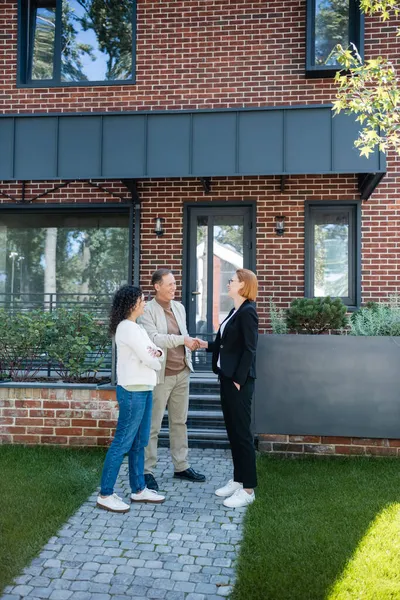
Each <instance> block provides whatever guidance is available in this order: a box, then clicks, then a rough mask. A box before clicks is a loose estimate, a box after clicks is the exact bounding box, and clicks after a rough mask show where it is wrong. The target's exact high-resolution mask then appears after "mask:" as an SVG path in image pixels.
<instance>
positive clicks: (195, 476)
mask: <svg viewBox="0 0 400 600" xmlns="http://www.w3.org/2000/svg"><path fill="white" fill-rule="evenodd" d="M174 477H176V478H177V479H187V480H188V481H205V480H206V476H205V475H202V474H201V473H197V471H195V470H194V469H192V467H189V469H186V470H185V471H179V473H174Z"/></svg>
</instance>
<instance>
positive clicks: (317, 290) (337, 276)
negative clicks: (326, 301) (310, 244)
mask: <svg viewBox="0 0 400 600" xmlns="http://www.w3.org/2000/svg"><path fill="white" fill-rule="evenodd" d="M314 296H319V297H321V296H334V297H347V296H349V213H348V212H344V213H341V214H337V215H334V214H333V215H332V214H316V215H315V222H314Z"/></svg>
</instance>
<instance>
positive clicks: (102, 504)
mask: <svg viewBox="0 0 400 600" xmlns="http://www.w3.org/2000/svg"><path fill="white" fill-rule="evenodd" d="M97 506H98V507H99V508H103V509H104V510H109V511H110V512H117V513H126V512H128V510H130V506H129V504H125V502H123V500H122V498H120V497H119V496H117V494H112V495H111V496H106V497H105V498H102V497H101V496H100V495H99V496H97Z"/></svg>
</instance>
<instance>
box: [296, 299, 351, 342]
mask: <svg viewBox="0 0 400 600" xmlns="http://www.w3.org/2000/svg"><path fill="white" fill-rule="evenodd" d="M346 312H347V309H346V306H345V304H343V302H342V300H340V299H339V298H336V299H335V300H332V298H330V297H329V296H327V297H326V298H296V299H295V300H293V301H292V303H291V305H290V308H288V310H287V311H286V323H287V326H288V329H289V330H290V331H293V332H296V333H308V334H321V333H324V332H325V331H329V330H331V329H333V330H338V329H342V328H343V327H346V326H347V324H348V320H347V317H346Z"/></svg>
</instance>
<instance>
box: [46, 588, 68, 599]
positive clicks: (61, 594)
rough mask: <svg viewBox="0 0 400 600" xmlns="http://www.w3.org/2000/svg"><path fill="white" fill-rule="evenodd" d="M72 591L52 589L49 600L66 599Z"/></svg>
mask: <svg viewBox="0 0 400 600" xmlns="http://www.w3.org/2000/svg"><path fill="white" fill-rule="evenodd" d="M72 594H73V592H71V591H70V590H54V591H53V592H52V593H51V596H50V600H68V599H69V598H71V596H72Z"/></svg>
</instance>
